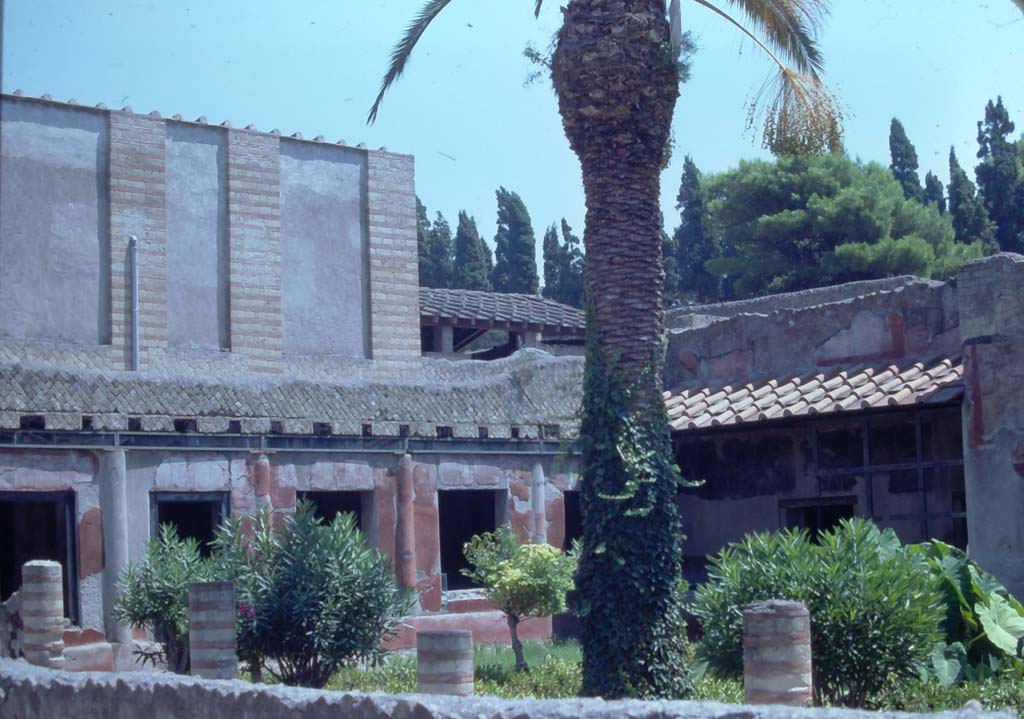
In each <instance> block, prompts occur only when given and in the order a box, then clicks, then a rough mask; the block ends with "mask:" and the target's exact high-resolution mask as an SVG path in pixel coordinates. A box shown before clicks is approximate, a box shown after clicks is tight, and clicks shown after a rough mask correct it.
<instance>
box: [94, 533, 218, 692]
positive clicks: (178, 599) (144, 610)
mask: <svg viewBox="0 0 1024 719" xmlns="http://www.w3.org/2000/svg"><path fill="white" fill-rule="evenodd" d="M212 580H213V566H212V564H211V563H210V561H209V560H207V559H204V558H203V557H202V556H201V554H200V553H199V543H198V542H197V541H196V540H195V539H179V538H178V534H177V532H176V531H175V529H174V526H173V525H170V524H163V525H161V526H160V533H159V535H158V536H157V538H156V539H153V540H151V541H150V542H149V544H148V545H146V556H145V558H144V559H143V560H142V562H140V563H139V564H136V565H129V566H127V567H125V569H124V571H123V572H122V573H121V576H120V577H119V583H120V590H121V592H120V597H119V598H118V600H117V603H116V604H115V605H114V616H116V617H117V618H118V619H120V620H122V621H126V622H128V623H129V624H130V625H131V626H133V627H136V628H139V629H143V628H147V629H151V630H152V632H153V636H154V638H155V639H156V640H157V642H158V643H159V644H160V647H161V650H160V651H159V652H151V651H147V650H141V651H139V652H138V654H139V655H140V656H141V657H142V659H143V662H146V661H151V662H153V663H154V664H156V662H157V660H158V659H162V660H163V661H164V662H165V663H166V665H167V668H168V669H170V670H171V671H173V672H177V673H178V674H185V673H187V672H188V669H189V655H188V585H189V584H192V583H193V582H209V581H212Z"/></svg>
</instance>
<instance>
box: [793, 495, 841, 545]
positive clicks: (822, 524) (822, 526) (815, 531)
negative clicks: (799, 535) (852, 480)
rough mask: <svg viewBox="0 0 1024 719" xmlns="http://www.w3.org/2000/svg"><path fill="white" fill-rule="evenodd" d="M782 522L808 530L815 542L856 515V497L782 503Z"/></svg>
mask: <svg viewBox="0 0 1024 719" xmlns="http://www.w3.org/2000/svg"><path fill="white" fill-rule="evenodd" d="M780 509H781V510H782V515H783V516H782V520H783V523H784V525H785V526H786V527H799V528H803V529H806V530H807V531H808V532H809V533H810V535H811V539H812V540H813V541H814V542H817V541H818V539H819V537H820V536H821V534H822V532H827V531H828V530H830V529H832V528H833V527H835V526H836V525H838V524H839V522H840V521H842V520H844V519H852V518H853V517H854V515H855V514H856V509H857V498H856V497H828V498H818V499H810V500H794V501H789V502H781V503H780Z"/></svg>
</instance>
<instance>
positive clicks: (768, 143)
mask: <svg viewBox="0 0 1024 719" xmlns="http://www.w3.org/2000/svg"><path fill="white" fill-rule="evenodd" d="M762 108H763V109H762ZM842 119H843V115H842V110H841V108H840V106H839V101H838V100H837V98H836V97H835V96H834V95H833V94H832V93H831V92H829V91H828V89H827V88H825V86H824V85H823V84H822V82H821V80H820V79H819V78H818V77H816V76H812V75H806V74H803V73H800V72H797V71H795V70H792V69H791V68H786V67H784V68H782V69H780V70H779V74H778V77H777V78H776V79H775V80H774V81H771V80H769V81H767V82H765V84H764V86H762V88H761V90H760V91H759V92H758V93H757V95H756V96H755V97H754V99H753V101H752V102H750V103H749V105H748V112H747V128H748V129H752V128H753V127H754V126H755V125H759V124H761V125H763V127H764V135H763V139H764V147H765V148H767V149H768V150H770V151H771V152H772V154H774V155H792V154H806V153H813V152H821V151H823V150H826V149H827V150H829V151H831V152H838V151H840V150H841V149H842V132H841V129H840V128H841V125H842Z"/></svg>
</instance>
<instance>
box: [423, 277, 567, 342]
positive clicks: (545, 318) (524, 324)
mask: <svg viewBox="0 0 1024 719" xmlns="http://www.w3.org/2000/svg"><path fill="white" fill-rule="evenodd" d="M420 318H421V319H422V320H423V321H424V322H444V323H445V324H453V325H467V326H474V327H484V326H486V327H501V328H504V327H510V326H511V327H510V328H511V329H516V328H523V329H526V328H530V329H536V330H541V331H545V332H562V333H567V334H572V335H582V334H583V331H584V330H585V329H586V318H585V316H584V314H583V311H582V310H578V309H576V308H575V307H570V306H569V305H563V304H562V303H560V302H555V301H553V300H548V299H545V298H543V297H537V296H536V295H522V294H502V293H497V292H478V291H476V290H445V289H435V288H432V287H421V288H420Z"/></svg>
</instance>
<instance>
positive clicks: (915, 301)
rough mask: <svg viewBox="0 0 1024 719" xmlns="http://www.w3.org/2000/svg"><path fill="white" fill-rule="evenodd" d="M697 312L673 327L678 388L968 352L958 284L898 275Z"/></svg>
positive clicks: (669, 364)
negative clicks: (962, 338)
mask: <svg viewBox="0 0 1024 719" xmlns="http://www.w3.org/2000/svg"><path fill="white" fill-rule="evenodd" d="M695 312H696V314H686V315H683V314H679V315H677V317H676V321H675V323H674V324H675V327H673V328H670V329H669V346H668V355H667V358H666V367H665V379H666V386H668V387H675V386H679V385H685V384H687V383H691V382H706V381H709V380H720V379H732V380H735V379H746V378H757V377H765V376H776V375H779V374H786V373H793V372H803V371H806V370H810V369H814V368H817V367H835V366H845V365H857V364H864V363H879V362H885V361H896V360H901V359H905V358H920V359H922V360H923V359H932V358H935V357H953V356H956V355H959V352H960V333H959V325H960V315H959V303H958V301H957V288H956V285H955V284H954V283H942V282H933V281H929V280H922V279H918V278H892V279H889V280H878V281H875V282H857V283H851V284H850V285H839V286H836V287H828V288H822V289H821V290H808V291H807V292H805V293H791V294H789V295H775V296H772V297H765V298H761V299H758V300H749V301H744V302H741V303H726V304H725V305H708V306H706V307H704V308H696V310H695ZM713 313H718V314H713Z"/></svg>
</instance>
